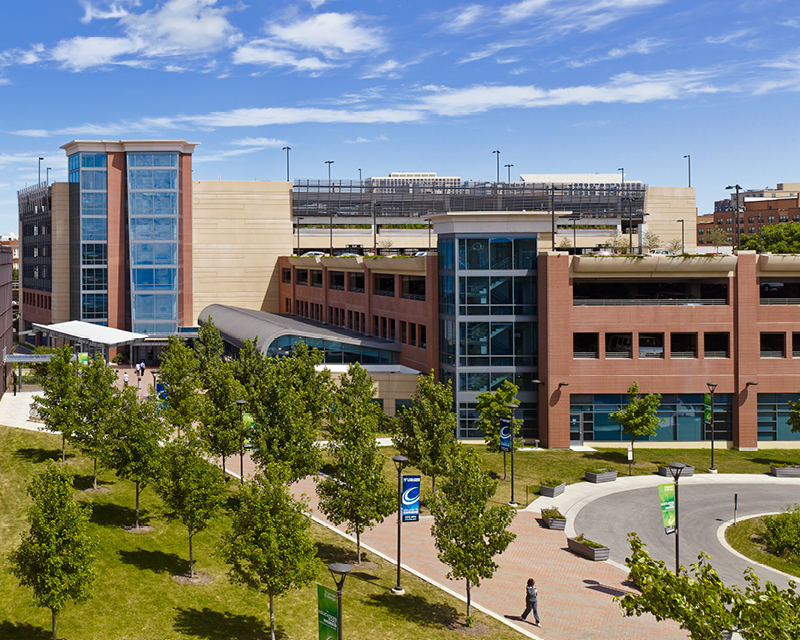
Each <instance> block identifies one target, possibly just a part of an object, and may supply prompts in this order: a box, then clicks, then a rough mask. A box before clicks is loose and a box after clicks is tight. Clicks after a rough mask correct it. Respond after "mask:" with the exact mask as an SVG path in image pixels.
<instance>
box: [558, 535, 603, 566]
mask: <svg viewBox="0 0 800 640" xmlns="http://www.w3.org/2000/svg"><path fill="white" fill-rule="evenodd" d="M567 546H568V547H569V550H570V551H572V553H577V554H578V555H579V556H583V557H584V558H587V559H588V560H591V561H593V562H601V561H603V560H608V556H609V554H610V553H611V549H609V548H608V547H600V548H599V549H595V548H594V547H590V546H587V545H585V544H583V543H582V542H576V541H575V540H573V539H572V538H567Z"/></svg>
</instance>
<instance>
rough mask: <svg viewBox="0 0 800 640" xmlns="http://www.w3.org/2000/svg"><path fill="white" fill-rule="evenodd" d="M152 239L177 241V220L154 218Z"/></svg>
mask: <svg viewBox="0 0 800 640" xmlns="http://www.w3.org/2000/svg"><path fill="white" fill-rule="evenodd" d="M153 239H155V240H177V239H178V220H177V219H176V218H155V223H154V228H153Z"/></svg>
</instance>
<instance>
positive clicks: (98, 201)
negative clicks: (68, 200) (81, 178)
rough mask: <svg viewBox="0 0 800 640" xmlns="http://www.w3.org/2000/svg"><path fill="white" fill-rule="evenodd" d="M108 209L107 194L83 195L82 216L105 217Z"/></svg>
mask: <svg viewBox="0 0 800 640" xmlns="http://www.w3.org/2000/svg"><path fill="white" fill-rule="evenodd" d="M107 209H108V207H107V196H106V194H105V193H82V194H81V215H84V216H86V215H89V216H93V215H97V216H99V215H105V214H106V213H107Z"/></svg>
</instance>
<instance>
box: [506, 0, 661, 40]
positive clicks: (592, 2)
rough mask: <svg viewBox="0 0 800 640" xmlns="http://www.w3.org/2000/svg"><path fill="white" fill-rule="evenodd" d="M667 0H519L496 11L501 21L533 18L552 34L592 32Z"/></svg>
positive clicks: (509, 21)
mask: <svg viewBox="0 0 800 640" xmlns="http://www.w3.org/2000/svg"><path fill="white" fill-rule="evenodd" d="M666 2H668V0H574V1H572V2H563V1H561V0H521V2H515V3H512V4H507V5H505V6H504V7H502V8H501V9H500V14H501V19H502V21H503V22H507V23H516V22H521V21H523V20H526V21H527V20H529V19H530V18H535V19H537V20H539V21H540V22H542V23H543V24H542V25H540V26H542V27H543V28H547V29H550V30H552V31H553V32H560V33H564V32H568V31H573V30H578V31H596V30H598V29H602V28H603V27H605V26H606V25H609V24H611V23H613V22H617V21H619V20H622V19H624V18H627V17H628V16H630V15H632V14H634V13H637V12H639V11H643V10H645V9H649V8H651V7H655V6H658V5H661V4H664V3H666Z"/></svg>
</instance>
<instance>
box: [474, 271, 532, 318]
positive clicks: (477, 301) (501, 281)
mask: <svg viewBox="0 0 800 640" xmlns="http://www.w3.org/2000/svg"><path fill="white" fill-rule="evenodd" d="M459 305H460V307H459V314H460V315H462V316H488V315H492V316H512V315H533V314H535V313H536V283H535V282H534V279H533V278H532V277H530V276H491V277H490V276H467V277H464V276H462V277H461V278H459Z"/></svg>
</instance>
